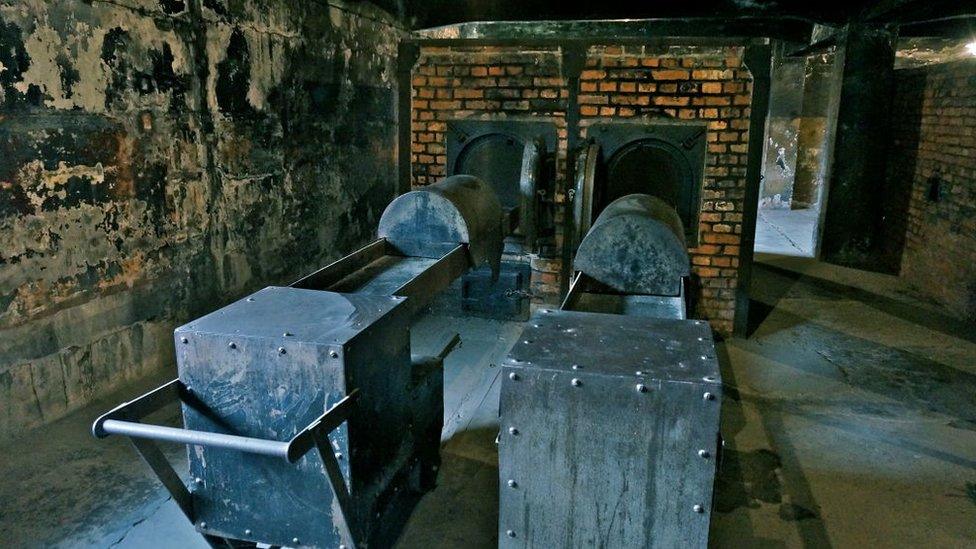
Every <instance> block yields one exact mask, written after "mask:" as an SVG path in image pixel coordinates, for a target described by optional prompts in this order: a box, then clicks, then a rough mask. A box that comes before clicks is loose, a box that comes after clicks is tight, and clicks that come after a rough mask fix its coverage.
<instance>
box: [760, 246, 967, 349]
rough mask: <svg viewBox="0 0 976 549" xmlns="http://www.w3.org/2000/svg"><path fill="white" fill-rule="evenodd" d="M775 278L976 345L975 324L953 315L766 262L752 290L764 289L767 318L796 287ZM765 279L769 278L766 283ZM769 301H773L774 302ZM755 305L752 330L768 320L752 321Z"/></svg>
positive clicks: (761, 265)
mask: <svg viewBox="0 0 976 549" xmlns="http://www.w3.org/2000/svg"><path fill="white" fill-rule="evenodd" d="M773 275H775V276H778V277H784V278H787V279H790V280H792V281H794V282H795V283H802V284H804V285H805V286H807V287H808V289H809V290H810V294H811V295H810V296H809V297H814V298H824V299H835V300H849V301H857V302H859V303H863V304H865V305H867V306H869V307H871V308H873V309H876V310H878V311H880V312H882V313H885V314H887V315H890V316H893V317H896V318H899V319H901V320H905V321H907V322H911V323H913V324H917V325H919V326H923V327H925V328H927V329H929V330H932V331H936V332H940V333H943V334H946V335H950V336H953V337H958V338H961V339H965V340H966V341H969V342H971V343H976V323H973V322H967V321H966V320H963V319H960V318H957V317H954V316H951V315H946V314H940V313H938V312H935V311H930V310H926V309H922V308H919V307H918V306H917V305H914V304H912V303H910V302H907V301H902V300H898V299H893V298H891V297H887V296H883V295H879V294H876V293H872V292H869V291H866V290H863V289H861V288H856V287H854V286H848V285H846V284H840V283H838V282H834V281H832V280H827V279H825V278H820V277H816V276H812V275H809V274H804V273H800V272H797V271H793V270H790V269H786V268H783V267H779V266H775V265H770V264H767V263H758V262H757V263H755V264H754V267H753V287H754V288H756V287H757V286H756V285H757V284H760V285H762V289H763V291H764V294H763V300H764V301H766V303H762V304H761V305H759V308H760V309H761V310H762V311H764V312H765V313H766V315H768V313H769V311H771V310H772V309H773V308H774V307H775V305H776V303H778V302H779V299H780V298H782V297H783V296H784V295H786V294H787V293H788V292H789V290H790V288H792V287H793V285H786V286H784V285H783V284H771V283H770V281H769V280H768V277H769V276H773ZM764 277H765V278H766V279H765V280H764ZM757 279H758V280H757ZM773 288H775V289H774V290H773V292H772V295H769V294H767V293H765V292H767V291H768V290H769V289H773ZM770 298H773V299H772V300H771V299H770ZM755 304H756V300H752V301H751V302H750V318H749V320H750V326H751V327H758V324H753V321H754V320H755V321H758V322H761V321H762V320H763V319H765V316H762V317H759V316H758V315H759V314H760V312H758V311H757V316H756V317H755V319H754V318H753V316H752V307H753V306H754V305H755ZM750 333H751V332H750Z"/></svg>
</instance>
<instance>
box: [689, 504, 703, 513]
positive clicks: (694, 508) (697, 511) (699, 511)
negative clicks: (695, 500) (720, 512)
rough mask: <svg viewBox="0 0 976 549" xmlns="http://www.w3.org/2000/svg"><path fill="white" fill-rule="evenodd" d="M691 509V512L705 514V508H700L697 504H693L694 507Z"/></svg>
mask: <svg viewBox="0 0 976 549" xmlns="http://www.w3.org/2000/svg"><path fill="white" fill-rule="evenodd" d="M691 509H692V510H693V511H694V512H696V513H704V512H705V508H704V507H702V506H701V505H698V504H695V506H694V507H692V508H691Z"/></svg>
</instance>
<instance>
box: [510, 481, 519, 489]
mask: <svg viewBox="0 0 976 549" xmlns="http://www.w3.org/2000/svg"><path fill="white" fill-rule="evenodd" d="M508 487H509V488H518V483H517V482H515V479H508Z"/></svg>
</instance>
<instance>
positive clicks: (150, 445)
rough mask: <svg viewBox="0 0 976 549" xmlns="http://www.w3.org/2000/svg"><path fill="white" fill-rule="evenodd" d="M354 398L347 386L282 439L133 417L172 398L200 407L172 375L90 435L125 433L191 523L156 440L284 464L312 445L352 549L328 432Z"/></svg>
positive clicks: (346, 500)
mask: <svg viewBox="0 0 976 549" xmlns="http://www.w3.org/2000/svg"><path fill="white" fill-rule="evenodd" d="M358 396H359V389H353V390H352V391H351V392H350V393H349V394H348V395H346V396H345V397H343V398H342V400H340V401H339V402H337V403H336V404H334V405H333V406H332V407H331V408H329V409H328V410H326V411H325V413H323V414H322V415H321V416H319V417H318V418H316V419H315V421H313V422H312V423H310V424H309V425H308V426H307V427H305V428H304V429H302V430H301V431H299V432H298V434H297V435H295V436H294V437H292V439H291V440H289V441H288V442H280V441H275V440H266V439H260V438H252V437H243V436H238V435H228V434H224V433H212V432H207V431H193V430H189V429H180V428H177V427H166V426H162V425H148V424H144V423H140V421H139V420H141V419H142V418H143V417H145V416H147V415H149V414H151V413H153V412H155V411H157V410H159V409H160V408H162V407H163V406H165V405H167V404H171V403H174V402H177V401H183V402H187V401H194V402H193V404H194V405H200V403H199V401H196V399H194V398H193V395H192V393H191V392H190V390H189V389H188V388H187V387H186V385H184V384H183V382H181V381H180V380H179V379H174V380H172V381H170V382H169V383H166V384H164V385H162V386H160V387H157V388H156V389H153V390H152V391H149V392H148V393H146V394H144V395H142V396H140V397H139V398H136V399H135V400H131V401H129V402H124V403H122V404H121V405H119V406H117V407H115V408H113V409H112V410H110V411H109V412H107V413H105V414H103V415H102V416H100V417H99V418H98V419H96V420H95V422H94V423H93V424H92V435H94V436H95V437H96V438H105V437H107V436H109V435H124V436H127V437H129V440H130V442H132V445H133V446H135V449H136V451H137V452H139V455H140V456H141V457H142V459H143V460H144V461H145V462H146V464H147V465H149V467H150V468H151V469H152V470H153V472H154V473H155V474H156V476H157V477H158V478H159V480H160V482H162V483H163V486H165V487H166V490H167V491H168V492H169V493H170V495H171V496H172V497H173V501H175V502H176V504H177V505H179V507H180V510H181V511H183V514H184V515H186V518H188V519H189V520H190V522H191V523H196V517H195V513H194V510H193V497H192V495H191V494H190V491H189V490H188V489H187V487H186V486H185V485H184V484H183V481H182V480H181V479H180V476H179V475H178V474H177V473H176V471H175V470H173V466H172V465H170V463H169V461H168V460H167V459H166V456H165V455H163V453H162V452H161V451H160V450H159V447H158V446H157V445H156V441H164V442H176V443H181V444H192V445H197V446H210V447H214V448H223V449H226V450H237V451H239V452H244V453H249V454H260V455H266V456H272V457H279V458H282V459H284V460H286V461H288V462H289V463H295V462H297V461H298V460H299V459H301V458H302V457H303V456H304V455H305V454H307V453H308V452H309V450H311V449H312V448H313V447H314V448H316V449H318V452H319V455H320V456H321V458H322V463H323V465H324V466H325V472H326V475H327V476H328V478H329V484H330V485H331V486H332V491H333V493H334V494H335V496H336V500H337V501H338V503H339V509H340V511H341V512H342V518H343V520H342V526H343V530H344V531H343V536H344V537H345V538H346V544H347V546H348V547H350V548H353V547H355V540H357V539H359V535H360V534H361V531H360V529H359V527H358V520H356V519H355V518H354V517H352V515H351V512H352V507H351V500H352V497H351V494H350V492H349V488H348V486H346V483H345V480H344V479H343V477H342V472H341V470H340V469H339V463H338V461H337V460H336V457H335V454H334V453H333V451H332V444H331V443H330V442H329V433H330V432H332V431H333V430H335V429H336V428H337V427H339V426H340V425H342V423H344V422H345V421H346V420H347V419H349V415H350V414H351V413H352V410H353V405H354V404H355V401H356V398H357V397H358ZM205 537H206V538H207V540H208V542H217V544H219V543H224V542H226V540H222V539H218V538H215V537H214V536H205ZM212 544H213V543H212Z"/></svg>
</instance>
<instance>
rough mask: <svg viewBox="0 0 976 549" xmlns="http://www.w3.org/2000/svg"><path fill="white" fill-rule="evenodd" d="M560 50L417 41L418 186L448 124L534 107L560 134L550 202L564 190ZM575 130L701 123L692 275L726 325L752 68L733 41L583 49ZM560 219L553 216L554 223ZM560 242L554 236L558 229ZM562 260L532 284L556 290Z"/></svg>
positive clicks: (436, 162)
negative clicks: (729, 44)
mask: <svg viewBox="0 0 976 549" xmlns="http://www.w3.org/2000/svg"><path fill="white" fill-rule="evenodd" d="M560 60H561V55H560V51H559V49H558V48H545V49H536V50H520V49H518V48H514V47H513V48H508V47H492V48H487V47H485V48H423V49H422V50H421V57H420V59H419V61H418V64H417V67H416V69H415V73H414V78H413V114H412V131H413V142H412V155H411V159H412V166H413V168H412V169H413V172H412V173H413V184H414V185H426V184H429V183H432V182H435V181H437V180H438V179H439V178H441V177H443V176H444V173H445V167H446V162H447V158H446V151H445V147H444V143H445V138H444V132H445V130H446V121H447V120H451V119H455V118H468V117H486V118H487V117H509V116H526V115H531V116H533V117H537V118H539V119H542V120H551V121H552V122H553V123H554V124H555V125H556V127H557V128H558V131H559V138H560V139H559V141H560V144H559V156H558V160H557V173H556V178H557V183H556V189H557V192H556V196H555V200H556V201H557V203H562V202H563V200H564V199H565V196H566V193H565V189H566V188H567V187H566V181H565V178H566V158H567V151H566V112H567V109H568V108H569V105H568V104H567V98H568V97H569V89H568V88H567V80H566V79H565V78H564V77H563V74H562V67H561V61H560ZM578 93H579V105H578V108H579V114H580V117H581V122H580V131H581V137H583V136H585V131H586V127H587V126H588V125H590V124H593V123H595V122H599V121H606V120H608V119H635V118H654V117H667V118H674V119H679V120H697V121H705V122H707V127H708V130H707V133H706V139H707V141H708V152H707V155H706V167H705V181H704V185H703V189H702V203H701V217H700V219H699V223H700V235H701V236H700V245H699V246H698V247H696V248H693V249H691V250H690V253H691V257H692V263H693V269H694V273H695V275H697V277H698V278H699V279H700V280H699V282H700V283H699V284H698V286H699V290H698V295H697V301H698V314H699V316H703V317H705V318H708V319H709V320H711V321H712V324H713V326H714V327H715V329H716V330H718V331H719V332H721V333H726V334H727V333H730V332H731V329H732V318H733V314H734V310H735V287H736V269H737V267H738V254H739V240H740V236H741V230H742V211H743V199H744V196H745V174H746V157H747V149H748V138H749V135H748V128H749V115H750V112H749V103H750V100H751V76H750V74H749V72H748V70H747V69H746V68H745V67H743V66H742V50H741V49H739V48H718V49H715V48H712V49H702V48H695V47H681V48H676V47H671V48H651V47H646V48H645V47H643V46H636V47H631V46H620V47H614V46H599V47H591V48H590V49H589V51H588V52H587V60H586V68H585V69H584V71H583V72H582V74H581V77H580V84H579V90H578ZM557 221H558V220H557ZM556 244H557V246H558V245H561V239H560V235H558V234H557V238H556ZM559 266H560V265H559V261H558V259H556V258H543V259H536V260H534V262H533V267H534V273H533V287H534V290H535V293H536V294H537V295H539V296H540V297H541V299H542V300H543V301H546V302H549V303H553V302H555V301H556V299H557V298H558V288H559V278H558V272H559Z"/></svg>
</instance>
